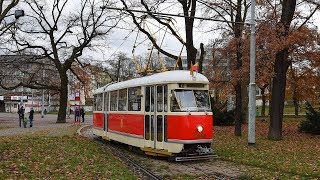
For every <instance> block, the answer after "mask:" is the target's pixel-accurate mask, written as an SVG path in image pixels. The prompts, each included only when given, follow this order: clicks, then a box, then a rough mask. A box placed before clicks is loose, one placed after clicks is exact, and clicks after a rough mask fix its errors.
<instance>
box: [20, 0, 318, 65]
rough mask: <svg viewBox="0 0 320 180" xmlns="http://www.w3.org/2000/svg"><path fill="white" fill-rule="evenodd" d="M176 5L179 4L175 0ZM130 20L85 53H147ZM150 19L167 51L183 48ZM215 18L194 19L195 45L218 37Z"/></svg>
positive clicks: (98, 56) (179, 24) (103, 56)
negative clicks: (211, 29)
mask: <svg viewBox="0 0 320 180" xmlns="http://www.w3.org/2000/svg"><path fill="white" fill-rule="evenodd" d="M46 1H47V4H50V3H52V0H46ZM78 4H79V0H73V1H69V2H68V4H67V6H68V9H73V8H74V7H77V6H78ZM175 5H176V4H175ZM119 7H120V8H122V7H123V6H122V5H121V4H119ZM21 8H22V9H25V8H26V7H21ZM162 8H163V9H166V11H164V12H166V13H168V8H169V13H174V10H172V9H170V8H173V5H171V6H168V5H165V6H164V7H162ZM198 13H200V11H199V12H198ZM196 16H202V15H201V14H196ZM313 18H314V22H315V25H316V26H318V28H319V29H320V13H318V14H315V15H314V16H313ZM174 19H175V21H173V23H174V25H175V27H176V29H177V30H178V32H179V33H180V35H181V37H182V38H183V39H185V33H184V23H183V22H184V19H183V18H174ZM126 21H127V22H128V23H127V24H122V25H120V27H119V28H115V29H114V30H113V33H112V34H110V36H109V37H108V38H107V42H106V45H107V46H108V47H107V48H100V49H98V51H96V52H94V53H93V52H92V51H91V50H90V49H87V50H86V51H85V52H84V56H85V57H92V58H94V59H95V60H102V61H106V60H109V59H113V57H114V55H115V54H116V53H118V52H125V53H127V54H128V56H129V57H132V50H133V46H134V45H135V46H136V48H135V55H143V54H146V53H148V49H149V48H150V47H151V45H150V41H149V40H148V39H146V36H145V35H143V34H142V33H139V35H137V32H138V31H137V29H135V30H134V31H133V32H132V29H134V28H135V26H134V25H133V23H132V20H131V18H128V19H127V20H126ZM147 21H149V23H147V25H148V27H149V29H150V30H151V31H152V32H154V33H155V32H156V33H155V34H154V37H155V38H156V39H157V41H158V42H161V41H163V44H162V47H163V48H164V49H165V50H167V51H168V52H170V53H172V54H175V55H179V52H180V50H181V48H182V45H181V44H180V43H179V42H178V41H177V40H176V39H175V38H174V37H173V36H172V35H170V34H169V33H166V35H164V33H165V31H163V30H162V31H159V32H157V31H158V29H159V28H163V27H162V26H161V25H159V23H156V22H154V21H152V20H149V19H148V20H147ZM215 24H216V22H213V21H202V23H200V21H199V20H195V23H194V46H195V47H196V48H199V45H200V43H204V44H209V43H210V40H212V39H214V38H216V37H219V36H220V32H217V31H214V32H212V31H211V32H208V30H209V29H210V27H212V26H214V25H215ZM136 38H137V42H136V43H135V39H136ZM182 55H186V52H185V50H184V51H183V54H182Z"/></svg>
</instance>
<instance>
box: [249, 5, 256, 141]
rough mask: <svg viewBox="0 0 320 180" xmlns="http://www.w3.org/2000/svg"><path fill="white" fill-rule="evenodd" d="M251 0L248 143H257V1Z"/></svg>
mask: <svg viewBox="0 0 320 180" xmlns="http://www.w3.org/2000/svg"><path fill="white" fill-rule="evenodd" d="M255 1H256V0H251V21H250V24H251V34H250V83H249V105H248V111H249V113H248V114H249V116H248V118H249V119H248V144H249V145H254V144H255V123H256V83H255V74H256V72H255V71H256V70H255V56H256V55H255V45H256V42H255V4H256V2H255Z"/></svg>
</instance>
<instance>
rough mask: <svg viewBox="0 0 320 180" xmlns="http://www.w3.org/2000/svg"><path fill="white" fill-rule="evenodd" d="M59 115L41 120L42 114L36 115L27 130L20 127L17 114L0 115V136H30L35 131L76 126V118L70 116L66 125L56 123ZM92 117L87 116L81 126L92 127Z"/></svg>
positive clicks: (48, 115)
mask: <svg viewBox="0 0 320 180" xmlns="http://www.w3.org/2000/svg"><path fill="white" fill-rule="evenodd" d="M57 116H58V115H57V114H47V115H45V116H44V117H43V118H41V114H38V113H36V114H35V115H34V120H33V127H31V128H30V127H29V122H28V124H27V128H23V127H19V119H18V114H17V113H0V136H16V135H23V134H30V133H31V132H35V131H43V130H53V129H54V130H57V129H65V128H67V127H70V126H73V125H74V116H73V115H72V116H70V119H66V123H56V121H57ZM91 124H92V115H86V116H85V122H84V123H81V126H84V125H91Z"/></svg>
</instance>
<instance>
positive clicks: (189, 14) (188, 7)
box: [121, 0, 197, 69]
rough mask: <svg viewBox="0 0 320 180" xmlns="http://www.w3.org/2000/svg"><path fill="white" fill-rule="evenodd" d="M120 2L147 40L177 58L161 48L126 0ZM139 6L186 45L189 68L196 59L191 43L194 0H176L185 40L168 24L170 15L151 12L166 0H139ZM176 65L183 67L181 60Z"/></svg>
mask: <svg viewBox="0 0 320 180" xmlns="http://www.w3.org/2000/svg"><path fill="white" fill-rule="evenodd" d="M121 2H122V4H123V5H124V9H125V10H126V11H127V12H128V13H129V14H130V16H131V17H132V20H133V23H134V24H135V25H136V26H137V27H138V29H139V30H140V31H141V32H143V33H144V34H145V35H146V36H147V37H148V38H149V40H150V41H151V42H152V44H153V46H154V47H155V48H156V49H157V50H158V51H159V52H161V53H162V54H164V55H166V56H168V57H170V58H173V59H178V58H179V56H178V55H173V54H171V53H169V52H168V51H166V50H165V49H163V48H162V47H161V45H160V44H159V43H158V42H157V41H156V39H155V38H154V37H153V36H152V34H151V33H150V32H149V31H148V30H147V29H145V28H143V27H142V25H141V23H140V22H139V17H138V15H136V14H135V13H134V12H132V11H130V7H129V6H128V2H126V1H125V0H121ZM140 3H141V4H140V6H141V5H142V7H143V10H145V11H147V12H148V13H147V14H148V16H150V17H151V18H153V19H154V20H156V21H157V22H158V23H160V24H161V25H163V26H165V27H167V28H168V29H169V31H170V33H171V34H172V35H173V36H174V37H175V38H176V39H177V40H178V41H179V42H180V43H181V44H182V46H185V47H186V51H187V62H188V69H190V66H191V62H192V64H195V61H196V55H197V49H196V48H195V47H194V44H193V25H194V16H195V13H196V7H197V6H196V4H197V1H196V0H177V3H179V4H180V5H181V6H182V14H183V16H184V26H185V28H184V29H185V33H186V37H185V39H186V41H184V40H183V39H182V38H181V37H180V36H179V33H178V32H177V30H176V29H175V28H174V27H173V26H172V25H171V24H170V21H168V20H170V19H171V18H170V17H166V18H164V17H160V16H157V15H155V14H153V12H154V11H155V10H156V9H157V8H158V6H159V4H161V3H166V0H164V1H146V0H141V1H140ZM178 66H179V69H183V67H182V62H181V60H178Z"/></svg>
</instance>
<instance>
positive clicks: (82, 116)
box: [80, 107, 85, 122]
mask: <svg viewBox="0 0 320 180" xmlns="http://www.w3.org/2000/svg"><path fill="white" fill-rule="evenodd" d="M84 115H85V112H84V109H83V107H81V108H80V116H81V118H82V122H84Z"/></svg>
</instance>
